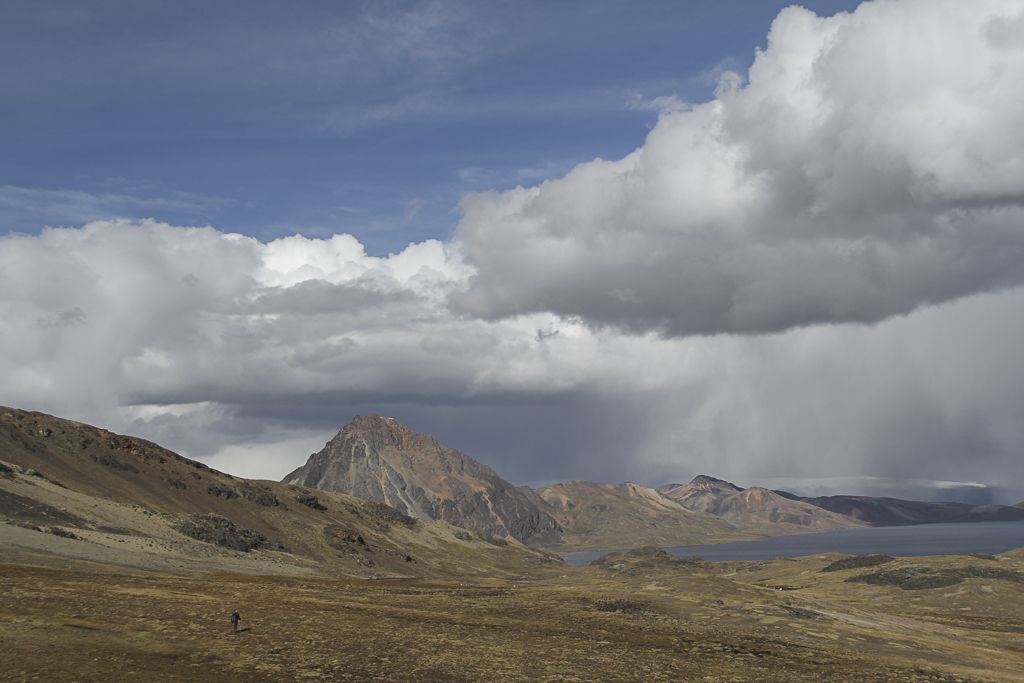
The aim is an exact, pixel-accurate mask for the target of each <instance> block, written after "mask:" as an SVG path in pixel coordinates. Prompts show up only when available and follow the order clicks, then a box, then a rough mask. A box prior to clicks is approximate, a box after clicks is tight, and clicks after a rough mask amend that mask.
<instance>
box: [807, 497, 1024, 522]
mask: <svg viewBox="0 0 1024 683" xmlns="http://www.w3.org/2000/svg"><path fill="white" fill-rule="evenodd" d="M802 500H803V502H805V503H809V504H811V505H816V506H818V507H820V508H822V509H824V510H830V511H832V512H836V513H839V514H841V515H847V516H849V517H852V518H854V519H859V520H861V521H864V522H867V523H868V524H871V525H872V526H906V525H911V524H940V523H955V522H1012V521H1017V520H1022V519H1024V509H1020V508H1018V507H1016V506H1009V505H967V504H965V503H926V502H921V501H913V500H900V499H898V498H872V497H869V496H821V497H818V498H803V499H802Z"/></svg>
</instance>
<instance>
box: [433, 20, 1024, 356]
mask: <svg viewBox="0 0 1024 683" xmlns="http://www.w3.org/2000/svg"><path fill="white" fill-rule="evenodd" d="M1020 16H1021V12H1020V8H1019V5H1018V4H1017V3H1013V2H998V1H991V2H982V3H977V4H971V5H970V6H968V5H965V4H962V3H956V2H923V1H920V0H906V1H903V2H875V3H865V4H863V5H861V6H860V7H859V8H858V9H857V10H856V11H855V12H853V13H851V14H838V15H836V16H834V17H830V18H821V17H817V16H816V15H814V14H813V13H812V12H810V11H808V10H805V9H803V8H800V7H795V6H794V7H790V8H788V9H785V10H783V11H782V12H781V13H780V14H779V15H778V17H777V19H776V20H775V22H774V23H773V25H772V29H771V33H770V34H769V37H768V46H767V48H766V49H765V50H764V51H762V52H759V53H758V54H757V58H756V59H755V61H754V64H753V66H752V67H751V68H750V71H749V74H748V76H747V79H746V80H747V82H746V84H745V85H744V84H743V80H744V79H742V78H741V77H740V76H739V75H737V74H735V73H733V72H726V73H725V74H723V76H722V77H721V80H720V83H719V88H718V91H717V97H716V99H715V100H713V101H711V102H707V103H704V104H699V105H694V106H692V107H691V108H688V109H687V108H683V107H679V106H670V104H672V101H671V100H654V101H653V102H654V104H652V106H655V105H657V106H659V107H661V115H660V117H659V120H658V123H657V125H656V126H655V128H654V129H653V130H652V131H651V133H650V135H649V136H648V138H647V140H646V142H645V144H644V145H643V146H642V147H641V148H640V149H638V150H636V151H635V152H633V153H632V154H630V155H628V156H626V157H625V158H623V159H620V160H617V161H607V160H601V159H596V160H594V161H592V162H588V163H584V164H580V165H579V166H577V167H576V168H575V169H573V170H572V171H571V172H570V173H569V174H568V175H566V176H565V177H563V178H560V179H557V180H552V181H548V182H545V183H543V184H541V185H539V186H536V187H532V188H522V187H520V188H516V189H514V190H510V191H507V192H503V193H496V192H489V193H479V194H474V195H469V196H467V197H466V198H465V199H463V201H462V203H461V208H462V210H463V211H464V213H465V215H464V217H463V219H462V220H461V222H460V224H459V227H458V246H459V248H460V249H461V250H462V254H463V258H464V259H465V261H466V263H468V264H469V265H471V266H473V267H474V268H475V269H476V273H475V274H474V276H473V277H472V278H471V280H470V286H469V288H468V289H467V290H465V291H460V292H457V293H456V294H455V295H454V296H453V299H452V301H453V305H455V306H456V307H457V308H458V309H459V310H461V311H464V312H467V313H470V314H472V315H476V316H479V317H482V318H486V319H492V320H496V319H501V318H504V317H511V316H516V315H521V314H528V313H536V312H550V313H555V314H557V315H561V316H566V317H572V316H578V317H580V318H581V319H583V320H585V321H586V322H587V323H589V324H592V325H596V326H613V327H619V328H623V329H627V330H632V331H634V332H643V331H650V330H655V331H659V332H661V333H664V334H666V335H669V336H686V335H704V334H718V333H723V332H725V333H765V332H777V331H783V330H786V329H790V328H793V327H800V326H805V325H813V324H817V323H837V322H838V323H841V322H862V323H874V322H877V321H879V320H884V319H886V318H888V317H890V316H893V315H903V314H906V313H909V312H911V311H914V310H916V309H918V308H920V307H921V306H927V305H930V304H934V303H939V302H944V301H951V300H954V299H956V298H958V297H963V296H969V295H971V294H975V293H978V292H986V291H995V290H999V289H1001V288H1006V287H1012V286H1016V285H1020V284H1021V283H1024V259H1021V258H1020V254H1021V253H1022V250H1024V229H1022V227H1021V226H1022V225H1024V207H1022V204H1024V166H1022V164H1024V161H1022V160H1024V132H1022V131H1021V129H1020V126H1019V121H1020V120H1021V119H1022V117H1024V100H1021V99H1020V97H1019V95H1018V90H1019V88H1018V84H1019V83H1020V82H1022V80H1024V50H1022V49H1020V44H1019V41H1017V40H1016V39H1015V38H1011V36H1013V35H1015V34H1014V33H1013V31H1012V29H1011V28H1008V27H1012V26H1015V25H1016V22H1019V21H1020V20H1021V19H1020ZM659 102H660V104H658V103H659Z"/></svg>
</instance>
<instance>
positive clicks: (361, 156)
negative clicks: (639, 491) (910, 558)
mask: <svg viewBox="0 0 1024 683" xmlns="http://www.w3.org/2000/svg"><path fill="white" fill-rule="evenodd" d="M1021 82H1024V10H1022V8H1021V6H1020V3H1019V1H1018V0H976V1H975V2H972V3H970V4H967V3H963V2H958V1H957V0H875V1H874V2H865V3H863V4H857V3H854V2H809V3H805V4H804V5H803V6H788V5H786V4H784V3H776V2H760V1H759V2H686V3H682V2H644V3H626V2H486V3H485V2H455V1H445V0H440V1H437V2H430V1H426V0H424V1H418V2H403V3H397V2H365V3H359V2H350V3H337V2H330V3H327V2H323V3H317V2H306V3H302V4H299V5H296V4H294V3H293V4H284V3H270V2H244V3H242V2H194V3H192V2H173V3H172V2H99V1H97V2H89V3H81V2H47V1H45V0H40V1H37V2H10V1H3V0H0V110H2V111H3V112H4V117H3V126H0V155H2V156H0V159H2V160H3V163H2V164H0V174H2V175H0V404H4V405H10V406H17V407H21V408H26V409H34V410H41V411H44V412H49V413H53V414H57V415H61V416H63V417H68V418H72V419H77V420H81V421H85V422H90V423H93V424H97V425H100V426H103V427H105V428H108V429H111V430H113V431H118V432H122V433H130V434H136V435H139V436H143V437H145V438H149V439H152V440H154V441H157V442H159V443H161V444H164V445H166V446H168V447H170V448H173V449H175V450H177V451H179V452H181V453H183V454H185V455H188V456H190V457H196V458H200V459H203V460H204V461H206V462H208V463H210V464H212V465H213V466H215V467H218V468H219V469H223V470H225V471H229V472H232V473H235V474H239V475H241V476H259V477H268V478H280V477H281V476H283V475H284V474H285V473H287V472H288V471H290V470H292V469H294V468H295V467H296V466H298V465H299V464H301V463H302V462H303V461H304V460H305V458H306V457H307V456H308V454H309V453H311V452H313V451H316V450H319V449H320V448H321V447H322V445H323V443H324V442H325V441H326V440H327V439H329V438H330V437H331V436H332V435H333V434H334V433H335V432H336V431H337V430H338V429H339V428H340V427H341V426H342V425H343V424H345V423H346V422H348V421H349V420H350V419H351V418H352V416H354V415H356V414H367V413H370V412H377V413H379V414H383V415H387V416H390V417H394V418H396V419H398V420H399V421H401V422H402V423H404V424H406V425H407V426H409V427H410V428H412V429H414V430H416V431H421V432H428V433H430V434H432V435H434V436H435V437H437V439H438V440H439V441H440V442H441V443H444V444H445V445H448V446H450V447H453V448H457V449H459V450H462V451H463V452H466V453H467V454H469V455H471V456H473V457H474V458H477V459H478V460H481V461H483V462H484V463H486V464H488V465H490V466H491V467H492V468H494V469H495V470H496V471H497V472H498V473H499V474H501V475H502V476H504V477H506V478H508V479H509V480H511V481H513V482H515V483H517V484H545V483H553V482H556V481H562V480H568V479H588V480H592V481H603V482H609V483H618V482H621V481H625V480H631V481H634V482H637V483H640V484H645V485H650V486H657V485H660V484H664V483H667V482H669V481H686V480H688V479H689V478H692V477H693V476H695V475H697V474H710V475H713V476H719V477H723V478H728V479H730V480H733V481H735V482H736V483H738V484H740V485H753V484H757V483H766V484H772V485H777V486H785V487H787V488H790V489H792V490H795V491H797V492H799V493H807V494H814V495H825V494H828V493H836V492H847V493H884V494H890V495H904V496H919V497H923V498H932V499H939V498H958V499H962V500H972V501H977V502H988V501H998V502H1009V503H1016V502H1019V501H1020V500H1021V499H1024V474H1022V473H1021V468H1020V466H1019V462H1020V454H1021V453H1022V452H1024V424H1022V423H1021V421H1020V419H1019V416H1020V415H1021V414H1022V412H1024V365H1022V364H1021V363H1020V362H1019V349H1020V348H1021V346H1022V345H1024V318H1022V316H1021V315H1020V310H1022V307H1024V258H1022V257H1021V254H1024V230H1022V227H1021V226H1024V170H1022V169H1024V132H1022V129H1021V126H1020V121H1021V120H1024V101H1022V100H1021V98H1020V94H1019V93H1020V87H1019V86H1020V83H1021Z"/></svg>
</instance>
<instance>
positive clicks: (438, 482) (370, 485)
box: [282, 415, 561, 542]
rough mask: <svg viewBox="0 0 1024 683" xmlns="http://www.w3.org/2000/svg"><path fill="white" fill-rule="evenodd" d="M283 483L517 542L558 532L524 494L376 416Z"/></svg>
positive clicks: (359, 421) (359, 422)
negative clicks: (389, 508) (367, 502)
mask: <svg viewBox="0 0 1024 683" xmlns="http://www.w3.org/2000/svg"><path fill="white" fill-rule="evenodd" d="M282 481H283V482H284V483H287V484H297V485H299V486H306V487H309V488H316V489H321V490H324V491H337V492H340V493H347V494H350V495H353V496H358V497H360V498H365V499H367V500H372V501H376V502H378V503H383V504H385V505H390V506H391V507H393V508H395V509H396V510H398V511H399V512H401V513H403V514H405V515H409V516H411V517H416V518H419V519H426V520H435V521H443V522H447V523H449V524H453V525H455V526H460V527H463V528H466V529H472V530H474V531H482V532H484V533H487V534H490V535H492V536H497V537H499V538H505V539H515V540H517V541H521V542H523V541H526V540H527V539H529V538H530V537H532V536H535V535H538V534H549V533H558V532H560V531H561V528H560V527H559V525H558V522H556V521H555V520H554V518H552V517H551V515H549V514H547V513H546V512H544V511H542V510H541V509H540V508H539V507H538V506H537V504H536V503H535V502H534V501H533V500H531V497H530V496H529V495H527V494H526V493H524V492H523V491H521V490H520V489H519V488H517V487H516V486H514V485H512V484H510V483H509V482H507V481H505V480H504V479H502V478H501V477H499V476H498V475H497V474H495V473H494V471H493V470H492V469H491V468H489V467H487V466H486V465H482V464H480V463H478V462H477V461H475V460H473V459H472V458H470V457H469V456H468V455H465V454H463V453H459V452H458V451H455V450H452V449H450V448H445V447H444V446H441V445H440V444H438V443H437V441H435V440H434V438H433V437H431V436H429V435H427V434H417V433H416V432H413V431H411V430H409V429H406V428H405V427H403V426H402V425H401V424H399V423H398V422H397V421H396V420H393V419H391V418H388V417H380V416H378V415H367V416H366V417H359V416H357V417H356V419H354V420H353V421H352V422H350V423H349V424H347V425H345V427H343V428H342V430H341V431H340V432H338V434H337V436H335V437H334V438H333V439H331V440H330V441H329V442H328V443H327V445H326V446H324V448H323V450H321V451H320V452H319V453H314V454H313V455H311V456H310V458H309V460H308V461H307V462H306V464H305V465H303V466H302V467H300V468H298V469H297V470H295V471H294V472H292V473H290V474H289V475H288V476H286V477H285V478H284V479H283V480H282Z"/></svg>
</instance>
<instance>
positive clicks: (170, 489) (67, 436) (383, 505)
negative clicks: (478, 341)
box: [0, 407, 1024, 576]
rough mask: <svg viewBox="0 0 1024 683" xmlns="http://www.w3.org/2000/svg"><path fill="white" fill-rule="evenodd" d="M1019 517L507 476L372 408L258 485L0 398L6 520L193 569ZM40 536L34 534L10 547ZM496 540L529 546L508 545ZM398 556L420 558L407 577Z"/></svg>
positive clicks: (696, 541) (394, 565) (452, 557)
mask: <svg viewBox="0 0 1024 683" xmlns="http://www.w3.org/2000/svg"><path fill="white" fill-rule="evenodd" d="M1021 519H1024V504H1021V505H1018V506H1014V507H1010V506H1001V505H986V506H970V505H964V504H960V503H924V502H916V501H903V500H897V499H892V498H870V497H864V496H830V497H825V498H800V497H798V496H795V495H793V494H791V493H787V492H785V491H770V490H768V489H764V488H758V487H754V488H749V489H743V488H741V487H739V486H736V485H735V484H731V483H729V482H727V481H723V480H720V479H715V478H713V477H709V476H699V477H696V478H695V479H694V480H693V481H691V482H689V483H688V484H668V485H665V486H661V487H659V488H657V489H652V488H647V487H644V486H639V485H637V484H634V483H629V482H627V483H623V484H617V485H611V484H601V483H594V482H586V481H569V482H563V483H561V484H556V485H554V486H548V487H544V488H539V489H531V488H528V487H525V486H523V487H517V486H515V485H513V484H511V483H509V482H507V481H505V480H504V479H502V478H501V477H500V476H498V475H497V474H496V473H495V472H494V471H493V470H492V469H490V468H489V467H487V466H485V465H482V464H480V463H478V462H476V461H475V460H473V459H472V458H471V457H469V456H467V455H465V454H463V453H459V452H458V451H455V450H452V449H450V448H446V447H444V446H442V445H440V444H438V443H437V441H436V440H434V439H433V438H432V437H430V436H428V435H426V434H417V433H415V432H413V431H411V430H409V429H407V428H405V427H404V426H402V425H401V424H399V423H398V422H397V421H395V420H393V419H391V418H387V417H381V416H378V415H367V416H366V417H357V418H356V419H355V420H353V421H352V422H351V423H349V424H348V425H346V426H345V427H344V428H342V429H341V431H339V432H338V434H337V435H336V436H335V437H334V438H333V439H331V441H329V442H328V443H327V444H326V445H325V447H324V448H323V449H322V450H321V451H320V452H319V453H315V454H313V455H312V456H310V457H309V460H308V461H307V462H306V464H305V465H303V466H302V467H300V468H298V469H296V470H295V471H294V472H291V473H290V474H289V475H288V476H287V477H285V479H284V481H283V482H280V483H278V482H265V481H264V482H259V481H251V480H246V479H242V478H239V477H233V476H231V475H229V474H226V473H223V472H218V471H216V470H214V469H212V468H210V467H208V466H207V465H204V464H203V463H200V462H197V461H194V460H190V459H188V458H184V457H182V456H180V455H178V454H176V453H173V452H171V451H169V450H167V449H165V448H162V447H160V446H158V445H157V444H154V443H151V442H148V441H145V440H142V439H137V438H134V437H129V436H121V435H118V434H113V433H111V432H108V431H106V430H103V429H99V428H96V427H92V426H89V425H84V424H80V423H77V422H72V421H70V420H62V419H60V418H56V417H53V416H49V415H44V414H42V413H32V412H27V411H22V410H17V409H14V408H2V407H0V529H3V530H5V531H12V530H13V531H12V533H16V534H22V535H24V534H25V533H28V532H27V531H24V529H28V530H30V531H31V530H33V529H34V530H35V531H40V530H42V531H49V533H50V534H56V535H57V536H59V537H60V538H66V537H64V536H61V534H64V533H65V531H66V532H67V533H70V534H72V535H73V536H75V537H77V538H80V539H86V540H87V541H88V542H87V543H84V544H81V545H80V547H79V546H76V545H74V544H72V546H73V548H72V549H75V548H77V550H76V552H77V551H78V550H80V551H81V552H82V553H84V555H83V557H85V556H88V555H89V553H98V552H100V550H101V546H102V547H106V548H125V547H127V546H125V545H122V544H124V543H126V539H148V540H146V541H145V542H146V543H149V544H150V545H148V546H146V547H147V548H152V547H156V546H153V545H152V544H158V545H161V544H162V547H165V548H168V549H173V552H172V551H171V550H168V552H167V554H166V555H161V556H160V557H163V559H162V560H160V561H161V562H165V564H166V563H168V562H171V563H173V562H177V561H178V559H180V557H181V556H188V557H191V558H193V559H192V560H190V561H192V562H194V563H200V562H203V561H205V560H201V559H198V558H203V557H206V556H208V555H209V553H210V551H209V550H204V549H203V547H209V545H210V544H212V545H214V546H218V547H220V548H228V549H229V550H242V551H243V552H246V553H248V552H250V551H252V553H255V555H253V556H256V555H259V553H264V554H265V553H268V552H269V553H270V556H268V557H270V559H265V562H269V563H271V564H273V565H274V566H279V565H281V563H282V562H284V561H285V560H283V559H282V558H285V557H287V563H290V566H292V567H293V569H294V570H295V571H310V569H309V567H310V566H311V565H309V564H308V563H309V562H315V563H319V564H317V567H324V566H326V567H328V568H330V567H334V568H335V569H336V570H337V571H341V572H345V573H349V574H352V573H353V572H364V573H368V574H371V575H372V574H374V572H376V573H377V574H380V573H381V572H392V573H394V572H397V573H400V574H403V575H407V574H408V573H409V571H412V572H413V573H416V574H418V575H423V576H427V575H431V573H433V572H437V571H442V572H443V571H445V570H444V567H445V566H448V565H451V564H452V563H458V562H460V561H461V562H463V563H466V562H468V563H469V564H470V565H472V566H474V567H482V568H486V566H497V564H502V563H506V564H507V563H508V562H512V563H513V564H515V563H521V562H527V563H535V562H543V561H544V555H543V553H541V554H540V555H530V554H529V553H532V552H533V551H532V550H530V549H529V548H527V547H524V546H529V547H532V548H534V549H538V550H543V551H551V550H553V551H557V552H570V551H574V550H610V549H626V548H635V547H640V546H645V545H654V546H661V547H671V546H680V545H700V544H708V543H721V542H727V541H739V540H748V539H753V538H760V537H765V536H779V535H788V534H795V533H807V532H814V531H823V530H828V529H843V528H852V527H862V526H872V525H874V526H891V525H907V524H927V523H932V522H984V521H1009V520H1021ZM157 520H159V522H158V523H157ZM3 522H6V523H7V525H8V526H2V523H3ZM419 522H422V524H420V523H419ZM11 525H13V526H11ZM15 527H17V529H22V530H21V531H18V530H17V529H15ZM49 538H50V537H49V536H45V535H35V536H33V535H32V534H31V533H30V534H29V536H28V537H26V538H25V539H22V540H21V541H19V543H21V542H24V543H28V544H29V545H30V546H31V545H32V543H29V541H32V542H33V543H35V545H40V544H41V541H40V539H49ZM59 543H65V544H66V542H65V541H63V540H62V541H59ZM132 543H136V544H137V543H142V541H132ZM197 544H198V545H197ZM43 545H45V544H43ZM33 547H34V546H33ZM502 548H518V549H519V550H518V551H517V552H522V553H528V554H527V555H524V556H523V557H519V556H517V555H515V554H512V555H508V554H507V553H505V554H502V553H503V552H504V551H502V552H500V553H499V552H498V550H499V549H502ZM285 549H287V550H289V551H290V552H285ZM487 549H491V550H487ZM481 551H486V552H484V555H486V556H487V557H489V558H491V559H486V558H485V557H484V556H481V555H479V552H481ZM218 552H219V551H218ZM224 552H227V551H224ZM488 553H490V554H489V555H488ZM151 555H152V553H150V552H149V551H148V550H147V551H146V552H145V553H144V552H142V550H141V549H139V552H138V553H136V555H134V556H133V557H135V558H136V559H135V560H132V562H136V561H137V562H140V563H143V564H145V563H149V562H154V561H156V560H154V559H153V557H152V556H151ZM506 555H507V557H506ZM407 556H408V557H412V558H419V559H420V560H423V561H424V563H421V564H420V565H417V567H416V568H414V569H412V570H410V569H409V568H408V567H406V566H405V565H406V560H405V559H404V558H405V557H407ZM247 557H248V555H247ZM176 558H177V559H176ZM460 558H462V559H460ZM471 558H472V559H471ZM222 559H223V558H222ZM231 561H232V562H234V561H235V560H231ZM126 562H127V560H126ZM324 562H326V563H327V564H326V565H324V564H323V563H324ZM409 562H411V560H410V561H409ZM489 563H491V564H489ZM494 563H497V564H494ZM128 564H131V563H128ZM134 566H142V565H134ZM147 566H148V565H147ZM537 566H540V565H537ZM335 569H330V571H334V570H335ZM315 571H323V569H321V568H318V569H316V570H315Z"/></svg>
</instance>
